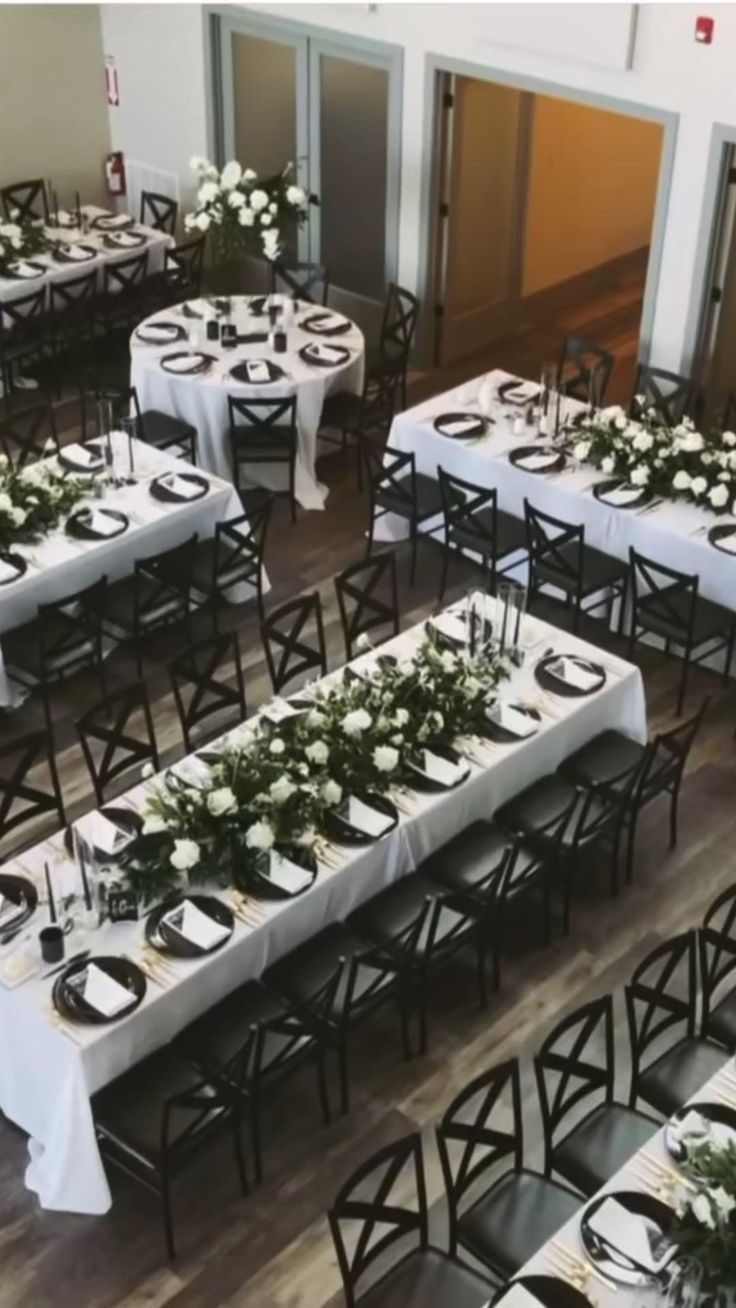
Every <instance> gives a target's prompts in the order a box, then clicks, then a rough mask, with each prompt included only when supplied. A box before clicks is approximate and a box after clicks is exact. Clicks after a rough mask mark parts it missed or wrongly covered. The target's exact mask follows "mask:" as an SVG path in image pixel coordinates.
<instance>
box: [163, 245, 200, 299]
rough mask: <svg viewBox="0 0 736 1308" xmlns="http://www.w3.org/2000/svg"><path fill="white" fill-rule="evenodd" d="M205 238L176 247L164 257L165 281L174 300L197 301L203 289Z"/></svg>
mask: <svg viewBox="0 0 736 1308" xmlns="http://www.w3.org/2000/svg"><path fill="white" fill-rule="evenodd" d="M204 244H205V242H204V237H203V236H198V237H196V238H195V239H194V240H193V241H184V242H183V244H182V245H175V246H174V248H173V249H171V250H167V251H166V254H165V255H164V281H165V283H166V289H167V293H168V295H169V297H170V298H171V299H173V300H188V299H195V298H196V297H197V296H198V295H199V293H200V291H201V289H202V269H203V268H204Z"/></svg>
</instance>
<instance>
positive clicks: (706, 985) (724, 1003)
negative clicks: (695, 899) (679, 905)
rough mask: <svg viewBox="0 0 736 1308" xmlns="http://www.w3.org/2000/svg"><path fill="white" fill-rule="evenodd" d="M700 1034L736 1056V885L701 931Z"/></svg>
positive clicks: (726, 892)
mask: <svg viewBox="0 0 736 1308" xmlns="http://www.w3.org/2000/svg"><path fill="white" fill-rule="evenodd" d="M698 948H699V952H700V980H701V986H702V992H703V1017H702V1023H701V1034H702V1035H704V1036H705V1037H706V1038H708V1039H710V1040H717V1041H718V1043H719V1044H722V1045H725V1046H726V1048H727V1049H730V1051H731V1053H736V885H733V886H729V887H728V889H727V890H724V891H723V892H722V893H721V894H720V895H719V896H718V898H717V899H715V900H714V901H713V903H712V904H711V906H710V908H709V909H708V911H707V913H706V915H705V917H704V919H703V925H702V927H701V928H700V931H699V932H698Z"/></svg>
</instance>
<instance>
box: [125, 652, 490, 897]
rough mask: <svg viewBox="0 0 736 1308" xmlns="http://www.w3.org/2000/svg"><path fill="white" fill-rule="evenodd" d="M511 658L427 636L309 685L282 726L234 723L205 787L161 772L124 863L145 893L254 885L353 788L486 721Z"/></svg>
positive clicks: (311, 836) (404, 772)
mask: <svg viewBox="0 0 736 1308" xmlns="http://www.w3.org/2000/svg"><path fill="white" fill-rule="evenodd" d="M507 675H508V664H507V662H506V661H505V660H504V659H502V658H501V657H500V656H499V655H498V653H497V652H496V651H495V650H493V649H492V648H490V647H487V648H482V649H481V650H480V651H479V652H478V653H477V654H475V655H474V656H473V657H468V656H466V655H464V656H461V655H459V654H456V653H454V652H453V651H451V650H447V649H445V650H443V649H441V648H439V647H438V646H437V645H436V644H435V643H434V640H433V639H432V638H430V637H427V638H425V639H424V640H423V641H422V643H421V645H420V646H419V648H418V650H417V651H416V653H415V654H414V656H413V657H412V658H410V659H406V660H402V661H399V660H397V659H394V658H392V657H390V656H388V655H384V656H381V655H380V654H379V655H378V657H377V658H376V660H375V664H374V666H373V667H372V668H371V669H370V675H366V676H361V675H355V674H353V675H352V676H347V677H343V679H342V680H341V681H340V682H339V683H338V684H335V685H332V686H329V687H326V688H322V687H317V688H315V690H314V691H313V693H312V695H311V697H310V699H311V707H310V708H309V710H308V711H307V712H306V713H305V714H303V715H300V716H295V717H293V718H291V719H289V720H288V722H285V723H283V724H281V725H280V726H279V727H275V726H273V725H270V724H269V722H268V721H267V720H264V719H263V718H261V719H260V720H259V721H258V722H257V723H254V724H253V725H250V724H248V725H246V726H244V727H241V728H239V729H238V731H237V732H236V733H234V735H233V734H231V736H230V737H229V743H228V746H227V748H226V750H225V751H224V752H223V753H222V754H221V755H220V756H219V757H218V759H217V761H216V762H215V763H214V764H213V766H212V769H211V772H210V776H209V778H208V780H207V783H206V785H205V786H204V787H203V788H196V789H195V788H194V787H188V786H179V785H175V786H174V787H172V786H171V785H170V784H167V783H164V784H163V785H161V786H158V787H157V788H156V790H155V792H154V794H153V796H152V797H151V799H150V800H149V802H148V807H147V812H146V816H145V821H144V825H143V829H142V833H141V835H140V837H139V838H138V840H137V841H136V842H135V843H134V845H133V846H132V848H131V850H130V853H129V855H128V858H127V859H126V862H125V865H124V868H123V874H124V878H125V880H126V882H127V884H128V886H129V887H130V888H131V889H132V890H133V891H134V892H135V893H136V894H137V895H138V896H139V898H141V899H142V900H143V901H144V902H146V903H150V902H153V901H155V900H156V899H159V898H161V897H162V896H164V895H166V894H169V893H172V892H174V891H176V890H177V889H179V888H181V886H182V885H183V883H184V882H185V881H186V880H187V879H188V880H189V881H196V882H199V881H208V880H209V881H214V882H216V883H219V884H221V885H227V884H230V883H231V882H232V883H234V884H235V885H240V886H244V885H246V884H247V881H248V876H249V873H250V871H251V870H252V868H253V866H254V863H255V862H256V861H257V860H259V859H261V858H262V856H263V854H264V853H265V852H267V851H268V850H269V849H271V848H272V847H273V846H274V845H277V846H279V847H280V848H286V849H291V850H297V849H302V850H304V851H307V852H314V850H315V849H317V848H318V847H319V842H320V839H321V835H322V833H323V830H324V822H325V817H326V815H327V814H328V813H329V812H330V811H332V810H334V809H336V808H338V807H339V805H340V804H341V803H342V801H343V799H344V798H346V797H347V796H348V795H351V794H358V795H360V794H365V793H366V792H368V791H371V790H374V791H378V792H380V793H383V794H386V793H387V792H389V791H390V790H392V789H393V788H397V787H401V786H403V785H405V784H406V783H407V781H410V780H411V768H412V765H414V766H416V765H417V764H418V763H419V761H420V758H421V752H422V750H423V749H424V748H427V747H430V746H432V747H434V748H437V749H440V748H445V749H448V748H453V747H456V746H457V745H458V744H461V743H462V742H463V740H464V739H466V738H467V737H469V736H473V735H478V734H480V733H481V732H482V731H483V727H484V723H485V722H486V710H487V707H488V705H489V704H490V703H491V702H492V700H493V697H494V695H495V692H496V688H497V686H498V684H499V682H500V681H501V680H502V678H504V677H505V676H507Z"/></svg>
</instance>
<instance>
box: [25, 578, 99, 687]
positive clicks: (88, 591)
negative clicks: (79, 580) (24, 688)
mask: <svg viewBox="0 0 736 1308" xmlns="http://www.w3.org/2000/svg"><path fill="white" fill-rule="evenodd" d="M106 590H107V577H100V578H99V580H98V581H95V582H93V583H92V585H91V586H84V587H83V588H82V589H81V590H78V591H75V592H74V593H73V594H71V595H64V596H62V598H61V599H58V600H51V601H50V602H49V603H48V604H41V605H39V609H38V639H39V654H40V666H41V671H42V675H43V677H44V680H50V679H52V678H56V677H62V676H66V675H67V674H68V673H72V672H76V671H77V669H78V668H80V667H88V666H90V665H91V666H94V667H96V668H97V669H99V670H101V668H102V611H103V606H104V602H105V593H106Z"/></svg>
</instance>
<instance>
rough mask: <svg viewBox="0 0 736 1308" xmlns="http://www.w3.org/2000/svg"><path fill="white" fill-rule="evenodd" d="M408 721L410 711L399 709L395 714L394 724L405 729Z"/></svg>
mask: <svg viewBox="0 0 736 1308" xmlns="http://www.w3.org/2000/svg"><path fill="white" fill-rule="evenodd" d="M408 721H409V710H408V709H405V708H399V709H397V710H396V712H395V714H394V722H395V723H396V725H397V727H405V726H406V724H407V722H408Z"/></svg>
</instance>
